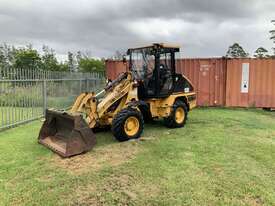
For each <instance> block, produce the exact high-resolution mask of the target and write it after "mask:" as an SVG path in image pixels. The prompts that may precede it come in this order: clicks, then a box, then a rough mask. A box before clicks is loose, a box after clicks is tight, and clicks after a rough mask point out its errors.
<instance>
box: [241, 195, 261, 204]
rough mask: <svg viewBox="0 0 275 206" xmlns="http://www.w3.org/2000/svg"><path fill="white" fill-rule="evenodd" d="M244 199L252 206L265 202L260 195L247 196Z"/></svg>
mask: <svg viewBox="0 0 275 206" xmlns="http://www.w3.org/2000/svg"><path fill="white" fill-rule="evenodd" d="M244 201H245V203H247V204H248V205H251V206H260V205H263V204H264V202H263V200H262V199H261V198H260V197H249V196H246V197H245V198H244Z"/></svg>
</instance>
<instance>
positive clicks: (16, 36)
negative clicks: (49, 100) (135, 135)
mask: <svg viewBox="0 0 275 206" xmlns="http://www.w3.org/2000/svg"><path fill="white" fill-rule="evenodd" d="M274 11H275V1H274V0H47V1H45V0H20V1H19V0H0V43H7V44H12V45H16V46H22V45H26V44H32V45H33V46H34V47H35V48H37V49H41V48H42V45H48V46H49V47H51V48H53V49H54V50H55V51H56V53H57V54H58V56H59V58H64V56H66V54H67V52H68V51H72V52H76V51H79V50H80V51H82V52H85V53H89V54H90V55H92V56H96V57H110V56H112V55H113V54H114V53H115V51H117V50H118V51H121V52H122V51H125V50H126V49H127V48H129V47H135V46H143V45H146V44H148V43H155V42H167V43H177V44H179V45H180V46H181V47H182V51H181V56H182V57H213V56H223V55H225V53H226V51H227V49H228V47H229V46H230V45H232V44H233V43H234V42H238V43H240V44H241V45H242V46H243V47H244V48H245V49H246V51H247V52H249V53H250V54H253V52H254V51H255V50H256V49H257V48H258V47H260V46H263V47H265V48H266V49H268V50H270V51H271V48H272V47H273V43H272V41H271V40H270V39H269V38H270V34H269V30H271V29H273V28H274V27H275V26H273V24H272V23H271V20H272V19H275V12H274Z"/></svg>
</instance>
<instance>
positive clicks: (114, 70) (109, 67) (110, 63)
mask: <svg viewBox="0 0 275 206" xmlns="http://www.w3.org/2000/svg"><path fill="white" fill-rule="evenodd" d="M105 68H106V77H107V78H108V79H110V80H114V79H115V78H117V77H118V76H119V74H120V73H123V72H126V71H127V70H128V68H129V66H128V63H123V61H120V60H107V61H105Z"/></svg>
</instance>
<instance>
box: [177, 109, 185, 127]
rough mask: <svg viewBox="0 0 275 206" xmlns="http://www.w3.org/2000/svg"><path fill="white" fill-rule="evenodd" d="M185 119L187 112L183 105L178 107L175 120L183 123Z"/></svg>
mask: <svg viewBox="0 0 275 206" xmlns="http://www.w3.org/2000/svg"><path fill="white" fill-rule="evenodd" d="M184 119H185V112H184V109H183V108H182V107H178V108H177V109H176V112H175V120H176V122H177V123H178V124H181V123H182V122H183V121H184Z"/></svg>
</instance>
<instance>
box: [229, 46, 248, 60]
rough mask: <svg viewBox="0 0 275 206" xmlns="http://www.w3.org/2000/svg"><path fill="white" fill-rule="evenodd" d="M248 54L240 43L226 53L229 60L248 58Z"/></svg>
mask: <svg viewBox="0 0 275 206" xmlns="http://www.w3.org/2000/svg"><path fill="white" fill-rule="evenodd" d="M248 55H249V54H248V53H246V52H245V50H244V49H243V48H242V46H241V45H239V44H238V43H234V44H233V45H232V46H230V47H229V48H228V51H227V52H226V57H229V58H245V57H248Z"/></svg>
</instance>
